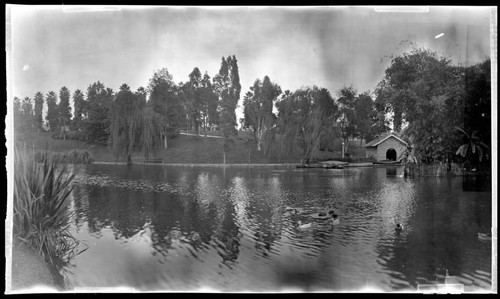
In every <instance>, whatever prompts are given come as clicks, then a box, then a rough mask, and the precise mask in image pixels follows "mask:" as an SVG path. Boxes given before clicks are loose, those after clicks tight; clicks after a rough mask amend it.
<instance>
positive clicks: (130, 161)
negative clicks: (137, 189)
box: [127, 153, 132, 165]
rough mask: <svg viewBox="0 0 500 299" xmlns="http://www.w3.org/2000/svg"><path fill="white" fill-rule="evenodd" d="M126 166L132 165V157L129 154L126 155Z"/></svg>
mask: <svg viewBox="0 0 500 299" xmlns="http://www.w3.org/2000/svg"><path fill="white" fill-rule="evenodd" d="M127 165H132V155H131V154H130V153H129V154H128V155H127Z"/></svg>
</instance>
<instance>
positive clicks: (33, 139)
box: [18, 132, 364, 164]
mask: <svg viewBox="0 0 500 299" xmlns="http://www.w3.org/2000/svg"><path fill="white" fill-rule="evenodd" d="M239 134H240V135H239V137H238V139H237V141H236V144H235V146H234V148H233V149H232V150H231V151H230V152H227V153H226V163H227V164H240V163H253V164H262V163H300V161H301V158H302V157H301V153H300V151H299V150H297V151H296V153H294V155H292V156H291V157H288V158H287V159H281V160H279V159H270V158H267V157H265V156H264V154H263V152H259V151H257V145H256V144H255V143H254V142H253V141H252V139H251V134H248V133H247V132H240V133H239ZM18 140H22V141H25V142H26V144H27V145H28V146H29V147H35V148H36V149H39V150H44V149H47V150H49V151H52V152H67V151H72V150H75V149H78V150H86V151H88V152H89V153H90V154H91V156H92V158H93V159H94V160H95V161H98V162H114V161H115V158H114V157H113V155H112V153H111V151H110V150H109V148H108V147H106V146H101V145H91V144H86V143H84V142H81V141H77V140H61V139H53V138H52V137H51V133H36V134H28V135H25V136H18ZM168 145H169V148H168V149H161V150H159V151H158V152H157V153H156V155H155V157H154V158H155V159H162V160H163V163H189V164H198V163H200V164H203V163H223V153H222V149H221V148H222V146H221V145H222V139H221V138H211V137H204V136H203V135H201V136H188V135H180V136H179V137H177V138H175V139H172V140H169V144H168ZM349 146H350V149H349V152H351V153H352V154H355V155H354V156H355V157H364V148H362V147H360V146H359V141H350V145H349ZM334 150H335V151H334V152H326V151H319V152H318V153H316V155H315V157H314V158H318V159H322V160H328V159H334V158H339V157H340V156H341V152H340V150H341V143H340V142H336V144H335V147H334ZM132 161H133V162H136V163H141V162H143V161H144V156H143V154H142V153H134V154H133V155H132Z"/></svg>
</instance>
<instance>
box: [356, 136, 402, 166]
mask: <svg viewBox="0 0 500 299" xmlns="http://www.w3.org/2000/svg"><path fill="white" fill-rule="evenodd" d="M407 146H408V144H407V143H406V142H405V141H404V140H403V139H401V138H399V137H398V136H396V135H394V134H384V135H381V136H379V137H378V138H376V139H374V140H372V141H370V142H368V143H366V144H365V145H363V147H365V148H366V157H367V158H369V157H372V156H373V157H374V158H375V160H377V161H384V160H389V161H399V160H400V159H401V158H402V156H401V155H402V154H403V153H404V151H405V149H406V147H407Z"/></svg>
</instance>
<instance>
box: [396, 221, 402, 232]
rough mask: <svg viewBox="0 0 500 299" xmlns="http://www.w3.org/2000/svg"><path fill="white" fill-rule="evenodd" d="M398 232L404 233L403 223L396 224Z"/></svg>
mask: <svg viewBox="0 0 500 299" xmlns="http://www.w3.org/2000/svg"><path fill="white" fill-rule="evenodd" d="M396 231H398V232H400V231H403V225H402V224H401V223H398V224H396Z"/></svg>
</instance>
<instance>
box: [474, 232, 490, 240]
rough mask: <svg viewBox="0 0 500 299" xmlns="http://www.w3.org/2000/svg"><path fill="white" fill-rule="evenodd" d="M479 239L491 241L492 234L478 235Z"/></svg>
mask: <svg viewBox="0 0 500 299" xmlns="http://www.w3.org/2000/svg"><path fill="white" fill-rule="evenodd" d="M477 238H478V239H479V240H480V241H491V233H477Z"/></svg>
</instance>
